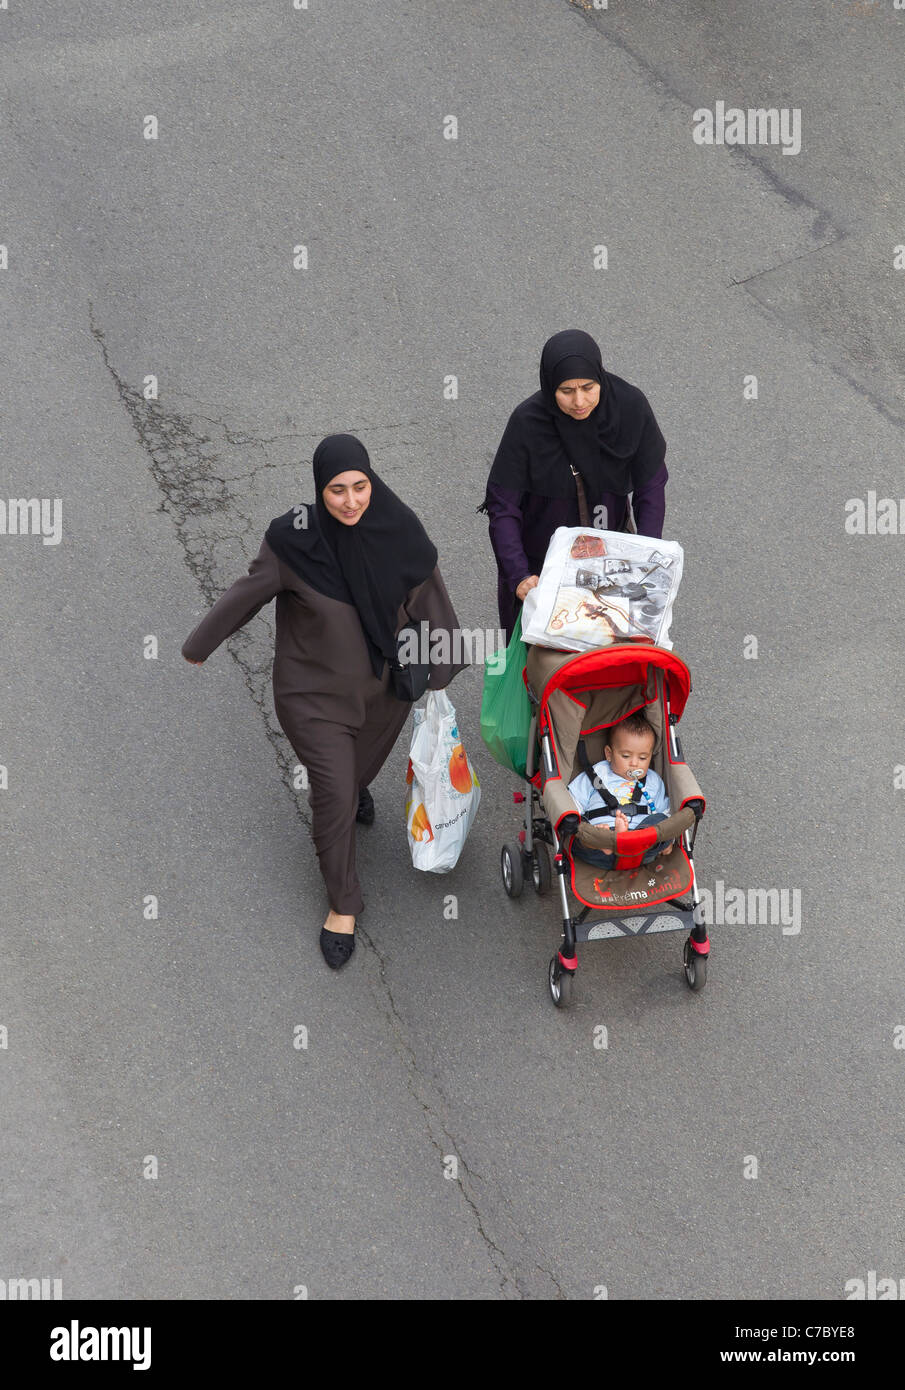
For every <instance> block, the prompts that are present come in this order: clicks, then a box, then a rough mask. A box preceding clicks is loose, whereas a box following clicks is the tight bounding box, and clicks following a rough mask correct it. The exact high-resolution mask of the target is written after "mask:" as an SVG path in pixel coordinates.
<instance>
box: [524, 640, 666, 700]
mask: <svg viewBox="0 0 905 1390" xmlns="http://www.w3.org/2000/svg"><path fill="white" fill-rule="evenodd" d="M535 650H537V649H535ZM550 655H551V656H554V655H555V656H559V657H560V658H561V663H560V664H559V665H558V666H557V667H556V668H555V669H554V670H553V671H551V672H550V674H549V675H547V676H546V680H545V684H544V688H543V690H542V691H539V692H538V694H539V696H540V702H541V704H542V705H546V703H547V700H548V699H549V698H550V696H551V695H552V694H553V692H554V691H555V690H562V691H564V692H565V693H566V694H567V695H568V694H571V693H572V692H573V691H584V690H605V689H607V688H608V687H611V686H622V685H640V686H644V685H646V683H647V676H648V672H649V670H650V668H651V667H652V666H655V667H659V669H660V670H661V671H663V673H664V677H665V680H666V683H667V691H668V695H669V705H670V709H671V711H672V713H673V714H674V715H675V716H676V719H677V720H678V719H681V717H682V712H683V710H684V709H685V705H686V703H687V701H688V696H689V693H690V691H691V672H690V671H689V669H688V667H687V666H686V665H685V662H684V661H683V660H682V658H681V657H679V656H676V654H675V652H671V651H667V650H666V648H665V647H658V646H657V645H656V644H655V643H654V642H650V641H647V640H640V641H636V642H617V643H614V644H613V645H612V646H610V647H598V648H596V649H595V650H594V651H591V652H571V653H567V652H556V653H554V652H553V651H551V652H550Z"/></svg>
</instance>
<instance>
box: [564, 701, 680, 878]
mask: <svg viewBox="0 0 905 1390" xmlns="http://www.w3.org/2000/svg"><path fill="white" fill-rule="evenodd" d="M656 739H657V735H656V732H655V730H654V728H653V725H652V724H650V722H649V721H648V720H647V719H646V718H645V717H644V715H643V714H641V713H640V712H637V713H635V714H630V715H629V716H628V717H627V718H626V719H623V720H622V721H621V722H620V723H619V724H617V725H615V727H614V728H613V730H612V732H611V734H610V741H609V743H608V744H607V745H606V747H605V749H604V754H605V757H604V759H603V760H602V761H601V762H599V763H595V764H594V767H593V769H591V768H590V767H589V768H588V771H586V772H581V773H579V775H578V776H577V777H576V778H574V780H573V781H571V782H570V783H569V792H570V794H571V796H572V798H573V800H574V801H575V804H576V806H577V807H578V809H579V810H580V811H581V812H582V814H583V816H584V819H585V820H588V821H596V822H597V823H598V824H602V825H612V826H614V827H615V829H616V831H617V832H618V833H620V834H621V833H622V832H623V831H626V830H640V829H641V828H642V827H643V826H645V825H657V824H659V822H660V821H662V820H666V818H667V816H668V815H669V796H668V794H667V791H666V786H665V784H664V782H663V779H662V777H661V776H660V774H659V773H658V772H655V771H654V769H653V768H652V767H651V766H650V760H651V757H652V756H653V751H654V744H655V743H656ZM630 817H631V823H629V818H630ZM672 849H673V844H672V843H670V844H668V845H656V844H655V845H652V846H651V848H650V849H649V850H647V851H646V852H645V854H644V856H643V858H642V860H641V862H642V864H649V863H651V862H652V861H653V860H654V859H656V858H659V856H660V855H664V854H671V853H672ZM572 852H573V854H574V855H575V856H576V857H577V858H579V859H583V860H584V861H585V863H586V864H594V865H596V866H598V867H599V868H603V869H611V868H612V867H613V865H614V864H615V862H616V856H615V855H614V854H606V853H604V851H603V850H597V849H588V848H587V847H585V846H584V845H582V844H580V843H579V842H578V841H576V842H575V844H574V846H573V850H572Z"/></svg>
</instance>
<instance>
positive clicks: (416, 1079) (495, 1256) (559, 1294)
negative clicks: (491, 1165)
mask: <svg viewBox="0 0 905 1390" xmlns="http://www.w3.org/2000/svg"><path fill="white" fill-rule="evenodd" d="M355 933H356V935H360V936H361V937H362V938H363V940H364V941H365V942H366V943H367V945H368V946H369V947H370V949H371V951H372V952H373V953H374V957H375V960H376V961H377V967H378V973H379V976H380V982H381V984H382V986H383V997H384V998H385V1000H386V1002H387V1003H388V1004H389V1009H388V1011H387V1013H386V1017H387V1020H388V1022H389V1024H390V1027H391V1029H392V1031H393V1033H394V1035H395V1037H396V1041H397V1052H398V1053H399V1055H400V1057H401V1058H402V1060H403V1061H404V1062H405V1064H406V1067H407V1073H408V1086H409V1090H410V1091H411V1093H412V1096H413V1097H414V1099H415V1100H416V1101H417V1103H418V1105H419V1106H420V1107H421V1110H422V1112H423V1115H424V1121H425V1127H426V1129H427V1133H428V1138H429V1139H430V1142H431V1144H432V1145H433V1146H434V1148H435V1149H436V1150H437V1154H438V1155H439V1157H440V1159H441V1161H442V1160H443V1159H445V1158H446V1157H447V1156H449V1155H450V1154H453V1155H455V1158H456V1160H457V1173H456V1177H455V1179H448V1180H447V1181H455V1183H456V1185H457V1186H458V1188H459V1191H460V1192H461V1194H462V1197H463V1199H464V1201H465V1202H466V1203H467V1205H468V1207H469V1208H470V1210H471V1212H472V1215H473V1217H474V1221H475V1225H476V1226H477V1228H478V1231H479V1233H480V1235H481V1237H482V1239H483V1240H484V1242H485V1244H486V1246H487V1250H488V1253H489V1255H490V1258H491V1260H492V1261H493V1264H494V1267H495V1269H496V1271H497V1273H498V1274H499V1275H500V1293H501V1294H502V1295H503V1297H505V1298H507V1299H511V1298H538V1297H540V1298H550V1297H553V1298H565V1294H564V1292H563V1290H562V1288H561V1286H560V1284H559V1282H558V1280H557V1278H556V1276H555V1274H554V1273H553V1272H552V1270H550V1269H548V1268H546V1267H545V1266H544V1265H541V1264H538V1262H537V1260H536V1258H535V1257H534V1255H533V1253H531V1252H530V1251H529V1247H528V1240H527V1237H526V1236H525V1235H524V1234H523V1233H522V1232H521V1231H519V1230H518V1229H517V1228H516V1227H515V1225H514V1224H512V1230H511V1232H510V1233H506V1234H500V1235H499V1236H498V1239H494V1237H493V1236H492V1235H491V1234H490V1231H489V1230H488V1228H487V1219H486V1218H485V1217H484V1215H483V1214H482V1212H481V1208H480V1206H479V1199H478V1196H477V1194H476V1193H475V1194H474V1195H473V1193H472V1190H471V1189H474V1188H475V1186H476V1182H475V1180H478V1181H481V1182H485V1183H487V1179H486V1178H482V1177H481V1175H480V1174H479V1173H478V1172H477V1171H476V1169H475V1168H473V1167H472V1166H471V1165H470V1164H469V1163H468V1161H467V1160H466V1159H465V1158H464V1157H463V1153H462V1145H461V1144H460V1143H459V1142H458V1140H456V1139H455V1138H453V1137H452V1136H451V1135H450V1132H449V1129H448V1128H447V1126H446V1124H445V1122H444V1121H443V1120H442V1119H441V1117H440V1115H439V1114H438V1113H437V1108H436V1105H435V1103H434V1101H433V1097H432V1095H431V1089H432V1088H431V1086H430V1084H429V1083H428V1082H427V1080H426V1078H425V1077H424V1074H423V1073H422V1071H421V1069H420V1067H419V1065H418V1059H417V1057H416V1055H415V1052H414V1050H413V1048H412V1046H411V1043H410V1042H409V1041H408V1036H407V1033H406V1029H405V1024H404V1021H403V1019H402V1016H401V1015H400V1013H399V1010H398V1008H397V1006H396V1000H395V997H394V995H393V987H392V985H391V984H390V981H389V978H388V975H387V967H386V960H385V959H384V956H383V954H382V953H381V951H380V950H379V949H378V947H377V946H376V944H375V943H374V941H373V940H372V939H371V937H370V936H369V935H368V933H367V931H366V930H365V928H364V927H362V926H361V924H360V923H356V926H355ZM433 1090H434V1091H435V1092H436V1094H437V1095H438V1096H439V1098H440V1100H441V1101H442V1102H443V1103H444V1106H446V1107H448V1105H449V1102H448V1099H447V1097H446V1096H445V1095H444V1093H443V1091H442V1089H441V1087H440V1086H439V1085H438V1084H437V1082H436V1079H435V1080H434V1083H433ZM466 1180H467V1181H466ZM487 1185H488V1187H489V1183H488V1184H487ZM496 1205H497V1207H499V1201H497V1204H496ZM497 1219H498V1220H499V1219H503V1220H505V1219H506V1218H500V1217H499V1216H498V1218H497ZM499 1241H504V1242H505V1245H508V1246H511V1245H512V1243H513V1241H517V1242H520V1243H522V1244H523V1245H524V1247H525V1250H526V1252H528V1259H529V1260H530V1263H531V1266H532V1268H533V1269H534V1270H536V1271H537V1272H538V1273H539V1274H542V1275H544V1276H546V1278H547V1279H549V1281H550V1283H551V1284H552V1286H553V1289H554V1290H555V1293H553V1294H552V1295H551V1294H550V1292H549V1291H547V1292H543V1293H538V1292H537V1290H536V1289H530V1290H529V1289H527V1288H525V1287H524V1285H525V1280H526V1273H525V1272H523V1271H522V1270H521V1269H520V1268H519V1266H518V1263H517V1262H516V1261H515V1260H514V1259H513V1257H512V1256H511V1255H507V1253H506V1248H505V1245H501V1244H500V1243H498V1242H499Z"/></svg>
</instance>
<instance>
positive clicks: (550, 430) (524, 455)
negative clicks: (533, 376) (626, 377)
mask: <svg viewBox="0 0 905 1390" xmlns="http://www.w3.org/2000/svg"><path fill="white" fill-rule="evenodd" d="M573 378H579V379H582V380H585V381H599V382H600V400H599V401H598V403H597V405H596V406H595V408H594V409H593V410H592V411H591V414H590V415H589V416H588V418H587V419H586V420H575V419H573V418H572V416H571V415H566V414H565V412H564V411H562V410H560V408H559V406H558V405H557V404H556V394H555V393H556V388H557V387H558V386H559V385H560V384H561V383H562V382H563V381H569V380H570V379H573ZM540 388H541V389H540V390H539V391H536V392H535V393H534V395H533V396H529V397H528V399H527V400H525V401H522V403H521V405H517V406H516V408H515V410H514V411H513V412H512V414H511V416H510V417H509V423H508V424H507V426H506V429H505V431H504V432H503V438H502V439H501V441H500V447H499V448H498V449H497V452H496V457H495V458H494V460H493V467H492V468H491V470H490V478H489V480H488V481H489V482H491V483H496V484H497V485H498V486H499V487H503V488H507V489H509V491H511V492H532V493H536V494H537V495H539V496H541V497H575V495H576V490H575V479H574V477H573V476H572V470H571V469H570V467H569V464H570V463H572V464H574V466H575V468H576V469H577V470H578V472H579V473H580V474H581V478H582V482H583V483H584V489H585V494H586V496H587V500H588V505H589V507H591V508H593V507H594V506H596V505H597V504H598V502H600V500H601V499H602V498H603V497H604V496H605V495H606V494H607V493H615V494H617V495H619V496H623V497H624V496H626V495H627V494H628V493H630V492H634V491H635V489H636V488H639V487H642V486H643V485H644V483H646V482H649V481H650V479H651V478H652V477H653V476H654V474H655V473H657V472H658V471H659V470H660V468H662V466H663V462H664V459H665V458H666V440H665V439H664V438H663V435H662V434H661V433H660V427H659V426H658V424H657V422H656V420H655V418H654V412H653V411H652V410H651V408H650V405H649V404H648V401H647V397H646V396H645V395H644V392H643V391H639V390H638V387H637V386H632V385H631V383H630V382H628V381H623V380H622V378H621V377H618V376H614V375H613V374H612V372H605V371H604V369H603V361H602V360H601V356H600V348H599V347H598V346H597V344H596V343H595V341H594V339H593V338H592V337H591V336H590V334H588V333H582V332H581V330H580V329H578V328H570V329H567V330H566V331H565V332H563V333H555V334H554V335H553V337H552V338H549V339H548V340H547V342H546V343H545V344H544V350H543V352H542V353H541V360H540ZM486 510H487V497H486V494H485V497H484V501H483V502H482V504H481V506H480V507H478V511H479V512H485V511H486Z"/></svg>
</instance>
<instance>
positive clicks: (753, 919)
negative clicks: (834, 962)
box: [694, 878, 801, 936]
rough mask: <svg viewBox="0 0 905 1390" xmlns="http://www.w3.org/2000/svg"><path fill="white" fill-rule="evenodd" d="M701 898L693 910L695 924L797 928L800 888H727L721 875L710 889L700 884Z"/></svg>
mask: <svg viewBox="0 0 905 1390" xmlns="http://www.w3.org/2000/svg"><path fill="white" fill-rule="evenodd" d="M698 891H699V892H700V895H701V900H700V902H699V903H698V905H697V907H696V908H695V910H694V920H695V921H696V922H697V923H698V925H699V926H704V925H706V926H713V925H717V926H727V927H745V926H747V927H776V926H779V925H780V924H782V934H783V936H797V935H798V933H799V932H800V931H801V889H800V888H749V889H748V891H747V893H746V892H745V889H744V888H727V887H726V885H725V883H724V882H723V880H722V879H721V878H718V879H717V881H716V883H715V884H714V891H713V892H712V893H711V891H710V889H709V888H701V887H700V886H699V889H698Z"/></svg>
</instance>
